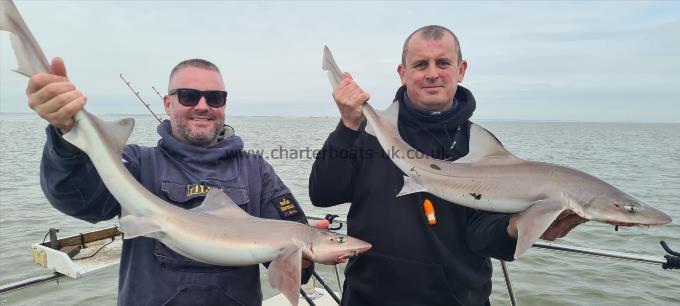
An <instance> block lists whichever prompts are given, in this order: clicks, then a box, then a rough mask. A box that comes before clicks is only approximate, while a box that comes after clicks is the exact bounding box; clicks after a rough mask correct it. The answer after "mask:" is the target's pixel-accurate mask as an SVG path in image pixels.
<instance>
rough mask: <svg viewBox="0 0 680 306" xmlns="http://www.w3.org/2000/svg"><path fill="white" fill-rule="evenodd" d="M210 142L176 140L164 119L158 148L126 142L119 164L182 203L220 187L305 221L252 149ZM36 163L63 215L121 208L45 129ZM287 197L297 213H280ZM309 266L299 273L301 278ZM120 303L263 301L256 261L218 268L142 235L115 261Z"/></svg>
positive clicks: (262, 209) (262, 208) (242, 200)
mask: <svg viewBox="0 0 680 306" xmlns="http://www.w3.org/2000/svg"><path fill="white" fill-rule="evenodd" d="M227 128H228V129H227V130H228V131H229V132H231V133H230V135H228V137H226V138H225V139H222V140H221V141H219V142H218V143H217V144H216V145H215V146H213V147H210V148H201V147H196V146H192V145H188V144H185V143H182V142H180V141H178V140H177V139H176V138H175V137H173V136H172V135H171V132H170V131H171V129H170V122H169V121H167V120H166V121H164V122H163V123H162V124H161V125H159V127H158V133H159V134H160V135H161V139H160V140H159V141H158V145H157V146H156V147H142V146H138V145H127V146H126V147H125V149H124V150H123V163H124V164H125V166H126V167H127V169H128V170H129V171H130V173H131V174H132V175H133V176H134V177H135V178H136V179H137V180H138V181H139V182H140V183H141V184H142V185H144V187H146V188H147V189H148V190H150V191H151V192H153V193H154V194H155V195H157V196H158V197H160V198H162V199H164V200H166V201H168V202H170V203H173V204H175V205H177V206H180V207H184V208H194V207H196V206H198V205H200V204H201V202H202V201H203V198H204V197H205V195H206V193H207V188H203V186H217V187H220V188H222V189H223V190H224V191H225V193H226V194H227V195H229V197H231V198H232V200H234V202H235V203H236V204H238V205H239V207H241V208H242V209H243V210H245V211H246V212H248V213H249V214H251V215H253V216H256V217H261V218H270V219H286V220H293V221H298V222H303V223H306V222H307V220H306V218H305V215H304V213H302V209H300V207H299V205H298V203H297V201H295V198H294V197H293V196H292V195H291V193H290V190H289V189H288V188H287V187H286V186H285V185H284V184H283V182H282V181H281V179H280V178H279V177H278V176H277V175H276V173H275V172H274V169H272V167H271V166H270V165H269V164H268V163H267V162H266V161H265V160H264V159H263V158H262V157H261V156H258V155H251V154H247V153H245V152H243V151H242V150H243V141H242V140H241V138H240V137H238V136H235V135H233V130H232V129H231V128H229V127H227ZM47 135H48V137H47V143H46V145H45V148H44V151H43V157H42V162H41V167H40V172H41V186H42V189H43V191H44V193H45V195H46V196H47V199H48V200H49V201H50V203H51V204H52V205H53V206H54V207H55V208H56V209H58V210H60V211H62V212H63V213H65V214H67V215H70V216H74V217H76V218H79V219H82V220H85V221H89V222H92V223H95V222H98V221H102V220H109V219H111V218H113V217H116V216H117V215H119V214H120V205H119V204H118V202H117V201H116V200H115V199H114V198H113V196H112V195H111V193H110V192H109V191H108V190H107V188H106V186H104V184H103V183H102V181H101V179H100V178H99V175H98V174H97V172H96V170H95V169H94V166H93V164H92V163H91V162H90V160H89V158H88V157H87V156H86V155H85V154H84V153H83V152H81V151H79V150H77V148H75V147H73V146H71V145H70V144H68V143H66V142H65V141H63V140H62V138H61V136H60V135H59V133H58V132H57V130H56V129H55V128H54V127H51V126H50V127H48V128H47ZM284 198H288V199H289V201H290V202H292V203H294V204H295V206H296V207H297V212H299V213H297V214H293V215H290V211H282V210H281V209H282V208H281V207H282V205H279V202H280V201H281V200H282V199H284ZM312 269H313V266H312V267H310V268H308V269H306V270H305V271H304V273H303V280H304V281H307V280H308V279H309V276H310V275H311V271H312ZM119 276H120V278H119V292H118V304H119V305H216V304H217V305H261V304H262V291H261V288H260V275H259V265H252V266H245V267H220V266H212V265H207V264H203V263H200V262H196V261H193V260H191V259H189V258H186V257H184V256H181V255H179V254H177V253H175V252H174V251H172V250H171V249H169V248H168V247H166V246H165V245H163V244H162V243H161V242H159V241H157V240H155V239H152V238H147V237H138V238H134V239H126V240H125V241H124V242H123V250H122V255H121V260H120V275H119Z"/></svg>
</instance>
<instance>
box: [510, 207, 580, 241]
mask: <svg viewBox="0 0 680 306" xmlns="http://www.w3.org/2000/svg"><path fill="white" fill-rule="evenodd" d="M518 217H519V214H514V215H512V217H510V222H508V228H507V231H508V235H509V236H510V237H512V238H513V239H517V218H518ZM586 222H588V219H584V218H581V217H580V216H579V215H577V214H575V213H574V212H572V211H570V210H567V211H564V212H562V213H561V214H560V215H559V216H558V217H557V219H555V221H553V223H552V224H551V225H550V226H549V227H548V229H547V230H545V232H544V233H543V235H541V239H544V240H550V241H553V240H555V239H557V238H562V237H564V236H566V235H567V234H568V233H569V232H570V231H571V230H573V229H574V228H575V227H576V226H578V225H579V224H582V223H586Z"/></svg>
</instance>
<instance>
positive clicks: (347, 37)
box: [0, 1, 680, 122]
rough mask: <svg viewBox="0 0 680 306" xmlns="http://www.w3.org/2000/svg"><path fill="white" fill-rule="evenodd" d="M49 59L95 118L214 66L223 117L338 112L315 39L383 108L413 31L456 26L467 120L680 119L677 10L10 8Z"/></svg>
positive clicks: (5, 82)
mask: <svg viewBox="0 0 680 306" xmlns="http://www.w3.org/2000/svg"><path fill="white" fill-rule="evenodd" d="M16 5H17V7H18V9H19V11H20V13H21V14H22V16H23V18H24V20H25V22H26V23H27V25H28V26H29V28H30V29H31V31H32V32H33V35H34V36H35V37H36V39H37V40H38V42H39V43H40V45H41V46H42V49H43V51H44V52H45V54H46V55H47V56H48V57H49V58H51V57H54V56H61V57H63V58H64V60H65V61H66V64H67V68H68V70H69V76H70V78H71V80H72V81H73V82H75V83H76V86H77V87H78V88H79V89H80V90H82V91H83V92H85V94H86V95H87V96H88V106H87V108H88V110H90V111H91V112H93V113H99V114H104V113H138V114H143V113H145V111H146V109H145V108H144V107H143V106H142V105H141V104H140V103H139V102H138V101H137V99H136V98H135V96H134V95H133V94H132V93H131V92H130V91H129V89H128V88H127V87H126V86H125V84H124V83H123V82H122V81H121V79H120V78H119V76H118V75H119V73H121V72H122V73H123V74H124V75H125V77H126V78H127V79H128V80H131V81H132V85H133V86H134V87H135V88H136V89H137V90H139V91H140V92H141V93H142V95H143V96H144V97H145V99H146V100H147V102H150V103H151V104H152V107H153V108H154V109H155V110H157V111H161V110H162V103H161V100H160V98H158V97H157V96H156V94H155V93H154V91H153V90H152V89H151V86H156V88H158V89H160V90H161V93H164V91H167V81H168V80H167V79H168V75H169V72H170V69H171V68H172V67H173V66H174V65H175V64H176V63H177V62H179V61H181V60H184V59H187V58H194V57H200V58H205V59H208V60H210V61H213V62H214V63H216V64H217V65H218V66H219V67H220V68H221V70H222V73H223V75H224V79H225V82H226V86H227V91H229V101H228V107H227V114H228V116H229V115H282V116H338V114H337V110H336V108H335V104H334V103H333V101H332V98H331V96H330V93H331V89H330V85H329V83H328V79H327V77H326V75H325V73H324V72H322V71H321V55H322V48H323V46H324V45H328V46H329V47H330V48H331V50H332V51H333V53H334V56H335V58H336V60H337V62H338V64H339V66H340V67H341V68H342V69H343V70H345V71H349V72H352V73H353V75H354V76H355V79H357V80H358V81H359V83H360V84H361V85H362V87H364V88H365V89H366V90H367V91H369V92H370V93H371V95H372V98H371V102H372V104H373V105H374V106H376V107H377V108H384V107H386V106H387V105H388V104H389V103H390V102H391V100H392V98H393V96H394V92H395V90H396V89H397V88H398V86H399V85H400V81H399V78H398V75H397V73H396V67H397V65H398V64H399V61H400V56H401V46H402V44H403V41H404V39H405V38H406V36H408V35H409V34H410V33H411V32H412V31H413V30H415V29H417V28H419V27H421V26H424V25H428V24H439V25H443V26H446V27H448V28H450V29H451V30H453V31H454V32H455V33H456V34H457V35H458V37H459V39H460V41H461V45H462V51H463V57H464V58H465V59H467V61H468V63H469V66H468V71H467V74H466V77H465V82H463V83H462V85H463V86H466V87H467V88H469V89H470V90H472V92H473V94H474V95H475V97H476V98H477V111H476V113H475V116H474V118H477V119H500V120H517V119H520V120H576V121H647V122H680V103H679V102H680V98H679V97H680V56H679V54H680V34H678V33H680V2H670V1H669V2H666V1H664V2H637V1H623V2H615V1H604V2H582V1H575V2H556V3H554V2H538V1H527V2H491V1H483V2H477V3H468V2H444V1H436V2H420V1H419V2H416V1H388V2H322V3H317V2H311V1H299V2H294V1H273V2H219V1H208V2H181V1H168V2H165V1H146V2H132V1H120V2H107V1H17V2H16ZM8 37H9V36H8V34H7V33H5V32H3V33H2V36H1V39H2V41H1V43H0V56H1V57H0V60H1V69H0V70H1V71H0V86H1V90H0V98H1V99H0V111H2V112H27V111H30V110H29V109H28V107H27V106H26V102H25V100H26V98H25V96H24V90H25V87H26V81H27V80H26V78H24V77H23V76H20V75H18V74H16V73H14V72H12V71H11V69H14V68H16V61H15V59H14V56H13V51H12V49H11V46H10V43H9V39H8Z"/></svg>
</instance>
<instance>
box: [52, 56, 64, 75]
mask: <svg viewBox="0 0 680 306" xmlns="http://www.w3.org/2000/svg"><path fill="white" fill-rule="evenodd" d="M50 70H51V72H52V74H54V75H58V76H63V77H66V78H68V76H67V75H66V65H64V60H63V59H61V57H55V58H53V59H52V65H51V66H50Z"/></svg>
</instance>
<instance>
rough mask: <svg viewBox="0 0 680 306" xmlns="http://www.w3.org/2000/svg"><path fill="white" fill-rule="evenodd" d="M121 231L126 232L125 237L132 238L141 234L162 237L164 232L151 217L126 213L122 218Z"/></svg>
mask: <svg viewBox="0 0 680 306" xmlns="http://www.w3.org/2000/svg"><path fill="white" fill-rule="evenodd" d="M118 222H119V223H120V227H119V229H120V231H121V232H123V233H124V234H125V239H132V238H135V237H139V236H147V237H151V238H157V239H158V238H161V237H162V236H163V232H162V230H161V228H160V227H159V226H158V225H157V224H156V223H154V222H153V221H151V219H149V218H145V217H140V216H135V215H126V216H123V217H121V218H120V220H119V221H118Z"/></svg>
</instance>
